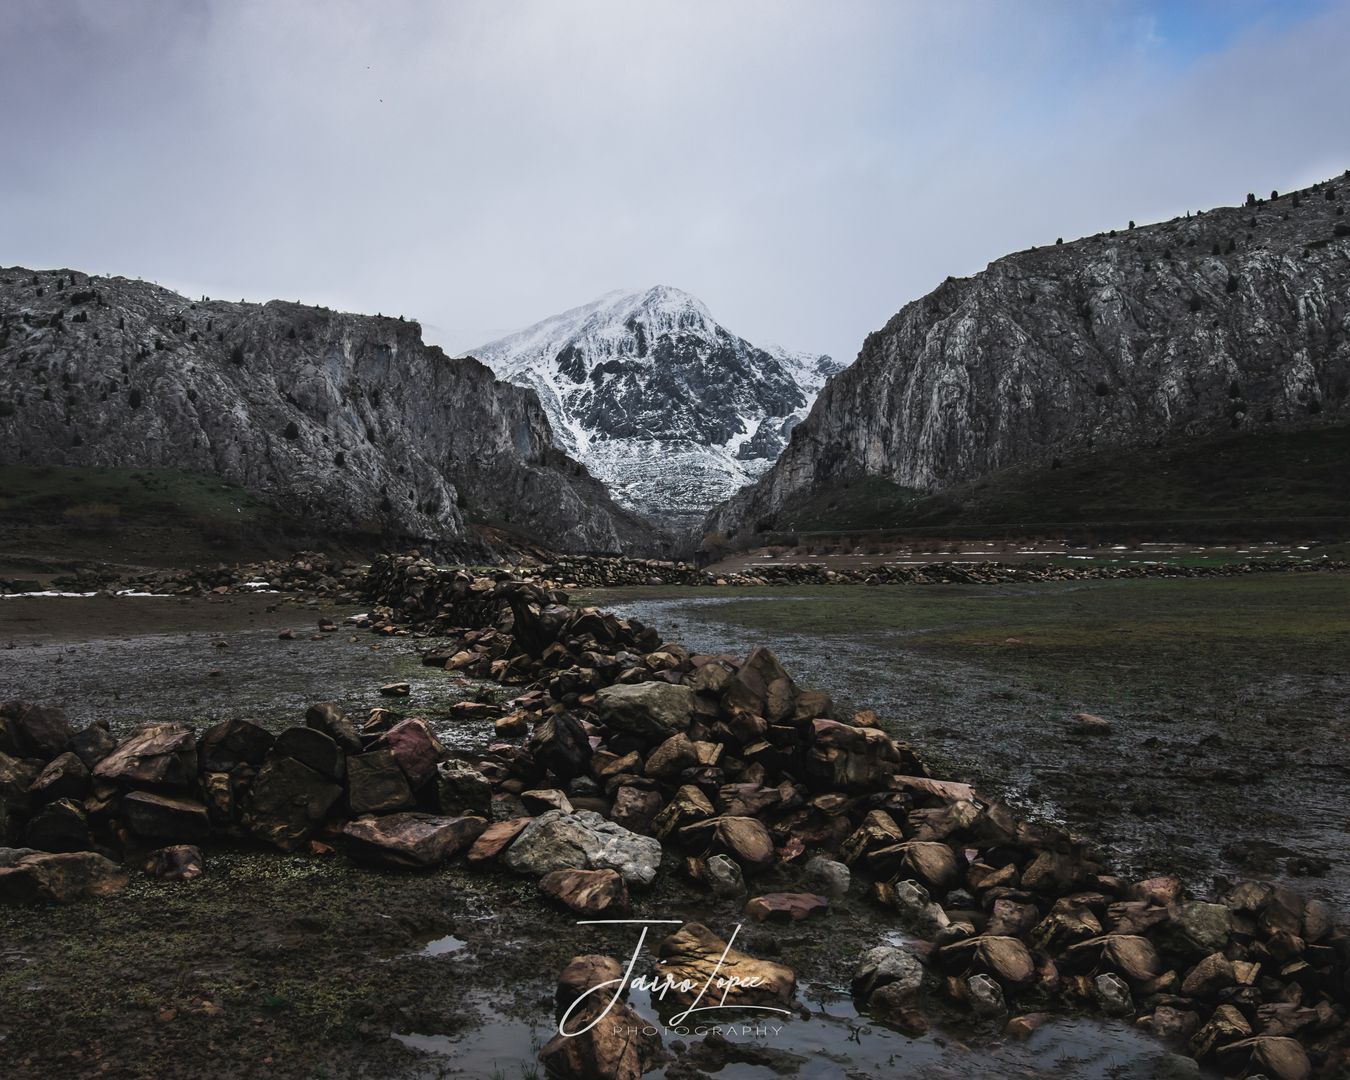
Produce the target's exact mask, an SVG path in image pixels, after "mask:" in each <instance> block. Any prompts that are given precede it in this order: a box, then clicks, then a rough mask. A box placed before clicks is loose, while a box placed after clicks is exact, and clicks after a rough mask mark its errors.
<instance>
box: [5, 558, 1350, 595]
mask: <svg viewBox="0 0 1350 1080" xmlns="http://www.w3.org/2000/svg"><path fill="white" fill-rule="evenodd" d="M414 555H416V553H414ZM1346 569H1350V563H1346V562H1343V561H1340V560H1324V561H1322V562H1317V563H1299V562H1292V561H1280V560H1272V559H1249V560H1244V561H1241V562H1233V563H1223V564H1216V565H1212V566H1175V565H1168V564H1165V563H1157V564H1154V565H1138V566H1081V567H1068V566H1055V565H1052V564H1049V563H1033V562H1019V563H1001V562H996V561H983V562H959V563H958V562H940V561H934V562H931V563H923V564H919V565H908V564H907V565H899V564H890V565H888V564H882V565H878V566H863V567H841V568H838V569H835V568H831V567H829V566H826V565H825V564H823V563H813V562H786V561H778V562H773V563H765V564H764V565H763V566H759V567H756V568H755V569H754V570H753V571H749V570H736V571H716V570H710V569H707V568H702V567H699V566H697V565H695V564H694V563H692V562H676V561H670V560H663V559H634V558H628V557H624V556H607V555H576V556H558V557H557V558H555V559H554V560H553V561H551V562H540V563H528V564H527V563H522V564H520V565H515V566H500V567H495V568H476V569H475V572H478V573H481V574H483V575H484V576H486V577H493V576H495V577H497V578H499V579H506V578H517V579H522V580H532V581H535V582H538V583H540V584H542V585H544V586H545V587H547V588H564V589H577V588H620V587H628V586H638V585H648V586H653V587H660V586H668V585H682V586H758V585H834V584H863V585H939V584H967V585H995V584H1004V583H1010V582H1035V581H1087V580H1117V579H1132V578H1207V577H1231V576H1235V575H1243V574H1263V573H1310V572H1316V571H1343V570H1346ZM367 573H368V568H367V567H366V566H365V565H364V564H360V563H354V562H343V561H339V560H336V559H333V558H331V557H330V556H327V555H322V554H318V553H316V552H300V553H298V554H296V555H294V556H292V557H291V558H289V559H274V560H270V561H268V562H261V563H241V564H234V565H226V564H220V565H218V566H213V567H199V568H196V569H192V570H154V571H147V572H145V573H140V574H130V575H127V574H118V573H116V572H114V571H101V570H85V571H81V572H78V573H69V574H63V575H61V576H59V577H56V578H54V579H52V580H51V581H50V582H48V583H46V584H43V583H40V582H38V581H37V580H35V579H14V578H12V579H8V580H6V579H4V578H0V595H3V594H9V595H13V594H31V593H39V592H44V591H55V592H72V593H83V592H100V591H109V592H132V593H156V594H171V595H176V596H202V595H206V594H209V593H218V594H221V595H225V594H231V593H250V592H261V591H266V592H276V593H305V594H308V595H311V596H323V597H330V598H333V599H339V600H350V601H353V602H356V601H360V600H361V599H362V598H363V596H364V593H363V591H362V590H363V583H364V582H365V580H366V575H367Z"/></svg>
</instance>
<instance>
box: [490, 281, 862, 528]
mask: <svg viewBox="0 0 1350 1080" xmlns="http://www.w3.org/2000/svg"><path fill="white" fill-rule="evenodd" d="M471 354H472V355H473V356H475V357H477V358H478V359H479V360H481V361H482V362H483V363H485V364H487V365H488V366H490V367H491V368H492V369H493V370H494V371H495V372H496V374H497V375H498V377H500V378H502V379H505V380H507V381H508V382H513V383H516V384H518V385H521V386H528V387H530V388H532V389H534V390H535V391H537V392H538V394H539V397H540V400H541V401H542V402H543V405H544V408H545V410H546V411H547V412H548V415H549V419H550V421H551V422H552V424H553V428H554V438H555V439H556V441H557V442H558V444H559V445H560V446H561V447H562V448H563V449H564V450H566V451H568V452H569V453H571V454H573V455H575V456H577V457H579V458H580V459H581V460H582V461H583V462H584V463H585V464H586V465H587V466H588V468H589V469H590V470H591V472H592V473H593V474H595V475H596V476H597V477H599V478H600V479H601V480H603V481H604V482H605V483H607V484H608V485H609V486H610V489H611V490H612V491H613V492H614V495H615V497H616V498H617V499H618V500H619V501H620V502H622V503H626V504H627V505H629V506H632V507H634V508H635V509H638V510H641V511H643V512H645V513H649V514H655V515H659V516H675V517H694V516H696V515H697V514H699V513H701V512H702V511H703V510H705V509H707V508H708V507H710V506H712V505H714V504H716V503H717V502H719V501H721V500H722V499H723V498H725V497H726V496H727V495H728V494H729V493H730V492H731V491H733V490H735V489H736V488H738V487H740V486H741V485H742V484H745V483H748V482H749V481H751V480H753V479H754V478H755V477H756V476H758V475H759V473H760V472H762V471H763V470H764V469H765V468H767V467H768V465H769V464H770V463H771V462H772V461H773V459H774V458H775V457H777V455H778V452H779V450H781V449H782V447H783V444H784V442H785V441H786V438H787V434H788V432H789V431H791V429H792V427H793V425H795V424H796V422H797V421H798V420H800V419H801V418H802V417H803V416H805V415H806V411H807V410H808V409H809V408H810V405H811V402H812V401H813V400H814V399H815V396H816V394H817V393H818V392H819V390H820V388H821V387H822V386H823V385H824V383H825V380H826V378H828V377H829V376H830V375H832V374H834V373H835V372H836V371H838V370H840V367H841V365H838V364H836V363H835V362H834V361H832V360H831V359H830V358H829V357H827V356H812V355H808V354H803V353H792V352H788V351H786V350H783V349H779V348H777V347H767V348H763V347H759V346H755V345H752V344H751V343H750V342H748V341H746V340H745V339H744V338H741V337H739V336H737V335H735V334H733V333H731V332H730V331H729V330H726V329H725V328H724V327H722V326H720V325H719V324H718V323H717V322H716V321H715V320H714V319H713V317H712V314H711V313H710V312H709V311H708V308H707V307H706V306H705V305H704V304H703V302H702V301H701V300H699V299H698V298H697V297H694V296H691V295H690V294H689V293H687V292H684V291H683V290H681V289H676V288H672V287H671V286H668V285H656V286H653V287H652V288H649V289H640V290H623V289H621V290H617V291H615V292H610V293H606V294H605V295H604V296H602V297H600V298H599V299H597V300H594V301H592V302H591V303H589V304H583V305H582V306H580V307H576V308H572V309H570V310H568V311H564V312H562V313H560V314H558V315H554V316H551V317H550V318H547V319H544V320H542V321H541V322H538V323H535V324H534V325H533V326H530V327H527V328H526V329H524V330H521V331H519V332H518V333H515V334H511V335H510V336H508V337H505V338H502V339H501V340H499V341H495V342H492V343H491V344H488V345H484V346H481V347H480V348H477V349H474V350H471Z"/></svg>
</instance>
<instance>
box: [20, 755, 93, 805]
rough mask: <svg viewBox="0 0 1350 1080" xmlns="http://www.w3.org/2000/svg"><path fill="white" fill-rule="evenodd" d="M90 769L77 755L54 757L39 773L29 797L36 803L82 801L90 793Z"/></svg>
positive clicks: (29, 790) (30, 788)
mask: <svg viewBox="0 0 1350 1080" xmlns="http://www.w3.org/2000/svg"><path fill="white" fill-rule="evenodd" d="M89 785H90V774H89V769H88V767H87V766H86V765H85V763H84V762H83V761H81V760H80V758H79V756H78V755H77V754H72V753H70V752H69V751H67V752H66V753H64V754H60V755H58V756H57V757H54V758H53V759H52V760H51V761H50V762H48V764H47V767H46V768H45V769H43V770H42V772H40V773H38V777H37V779H36V780H34V781H33V783H32V786H31V787H29V789H28V795H29V797H30V799H31V800H32V801H33V802H34V803H45V802H51V801H52V800H53V799H82V798H84V796H85V795H87V794H88V793H89Z"/></svg>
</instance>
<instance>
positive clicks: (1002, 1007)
mask: <svg viewBox="0 0 1350 1080" xmlns="http://www.w3.org/2000/svg"><path fill="white" fill-rule="evenodd" d="M966 993H967V995H968V996H969V998H970V1007H971V1008H972V1009H974V1010H975V1015H976V1016H986V1017H992V1016H1002V1015H1003V1014H1004V1013H1005V1012H1007V1011H1008V1006H1007V1003H1006V1002H1005V1001H1004V1000H1003V988H1002V987H1001V986H999V984H998V982H997V980H995V979H994V978H992V977H991V976H989V975H972V976H971V977H970V978H969V979H967V980H966Z"/></svg>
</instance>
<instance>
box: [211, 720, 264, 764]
mask: <svg viewBox="0 0 1350 1080" xmlns="http://www.w3.org/2000/svg"><path fill="white" fill-rule="evenodd" d="M274 741H275V740H274V738H273V735H272V733H271V732H270V731H268V730H267V729H266V728H263V727H259V726H258V725H257V724H255V723H253V721H252V720H243V719H238V718H236V719H233V720H222V721H221V722H220V723H219V724H215V725H213V726H212V727H209V728H207V729H206V731H205V732H203V733H202V737H201V740H200V741H199V742H198V744H197V764H198V768H199V769H200V770H201V771H202V772H224V773H227V772H229V771H230V770H232V769H234V768H235V767H236V766H239V765H251V766H253V767H254V768H255V769H256V768H259V767H260V766H261V765H262V763H263V761H264V760H266V758H267V752H268V751H269V750H271V749H272V744H273V742H274Z"/></svg>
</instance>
